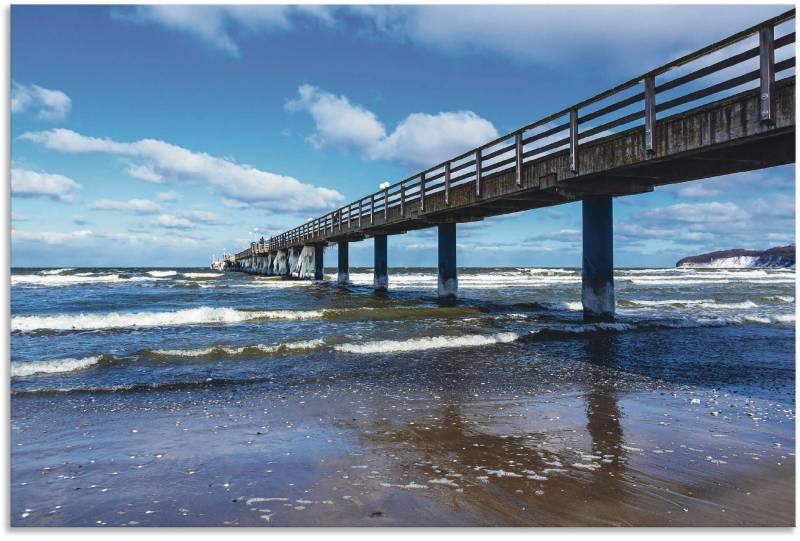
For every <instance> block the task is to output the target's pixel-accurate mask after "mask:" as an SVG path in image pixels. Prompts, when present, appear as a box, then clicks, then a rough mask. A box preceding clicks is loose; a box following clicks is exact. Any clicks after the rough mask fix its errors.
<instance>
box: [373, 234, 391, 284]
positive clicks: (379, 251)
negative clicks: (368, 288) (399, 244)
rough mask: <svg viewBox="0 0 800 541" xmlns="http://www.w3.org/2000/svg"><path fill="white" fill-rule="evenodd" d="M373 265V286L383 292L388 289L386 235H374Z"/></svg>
mask: <svg viewBox="0 0 800 541" xmlns="http://www.w3.org/2000/svg"><path fill="white" fill-rule="evenodd" d="M373 240H374V241H375V265H374V273H375V274H374V279H373V287H374V288H375V292H376V293H378V292H380V293H385V292H386V291H387V290H388V289H389V266H388V261H387V256H388V247H387V243H386V235H375V237H373Z"/></svg>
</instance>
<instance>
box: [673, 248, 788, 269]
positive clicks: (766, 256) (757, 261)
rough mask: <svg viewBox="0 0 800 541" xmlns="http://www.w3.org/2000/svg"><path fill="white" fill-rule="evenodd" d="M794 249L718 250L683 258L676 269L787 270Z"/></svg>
mask: <svg viewBox="0 0 800 541" xmlns="http://www.w3.org/2000/svg"><path fill="white" fill-rule="evenodd" d="M794 262H795V247H794V244H790V245H788V246H776V247H774V248H769V249H768V250H744V249H742V248H734V249H732V250H720V251H717V252H709V253H707V254H700V255H693V256H689V257H684V258H683V259H681V260H680V261H678V262H677V263H676V264H675V266H676V267H707V268H788V267H794Z"/></svg>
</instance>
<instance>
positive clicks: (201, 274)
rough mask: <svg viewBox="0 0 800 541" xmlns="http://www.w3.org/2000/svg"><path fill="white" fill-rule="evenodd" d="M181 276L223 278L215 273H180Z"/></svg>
mask: <svg viewBox="0 0 800 541" xmlns="http://www.w3.org/2000/svg"><path fill="white" fill-rule="evenodd" d="M181 274H182V275H183V276H185V277H187V278H219V277H220V276H225V275H224V274H220V273H216V272H182V273H181Z"/></svg>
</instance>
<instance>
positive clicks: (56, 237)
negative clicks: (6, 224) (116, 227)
mask: <svg viewBox="0 0 800 541" xmlns="http://www.w3.org/2000/svg"><path fill="white" fill-rule="evenodd" d="M108 241H112V242H114V243H115V244H116V243H122V244H126V245H133V246H146V247H148V248H154V247H186V246H199V244H200V239H194V238H191V237H186V236H180V237H176V236H173V235H167V236H163V235H153V234H150V233H96V232H94V231H92V230H90V229H78V230H74V231H21V230H19V229H12V230H11V242H12V244H14V245H19V244H25V243H34V244H41V243H44V244H49V245H58V246H88V245H104V243H107V242H108Z"/></svg>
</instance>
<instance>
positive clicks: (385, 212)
mask: <svg viewBox="0 0 800 541" xmlns="http://www.w3.org/2000/svg"><path fill="white" fill-rule="evenodd" d="M383 221H384V223H386V222H388V221H389V188H384V189H383Z"/></svg>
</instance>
